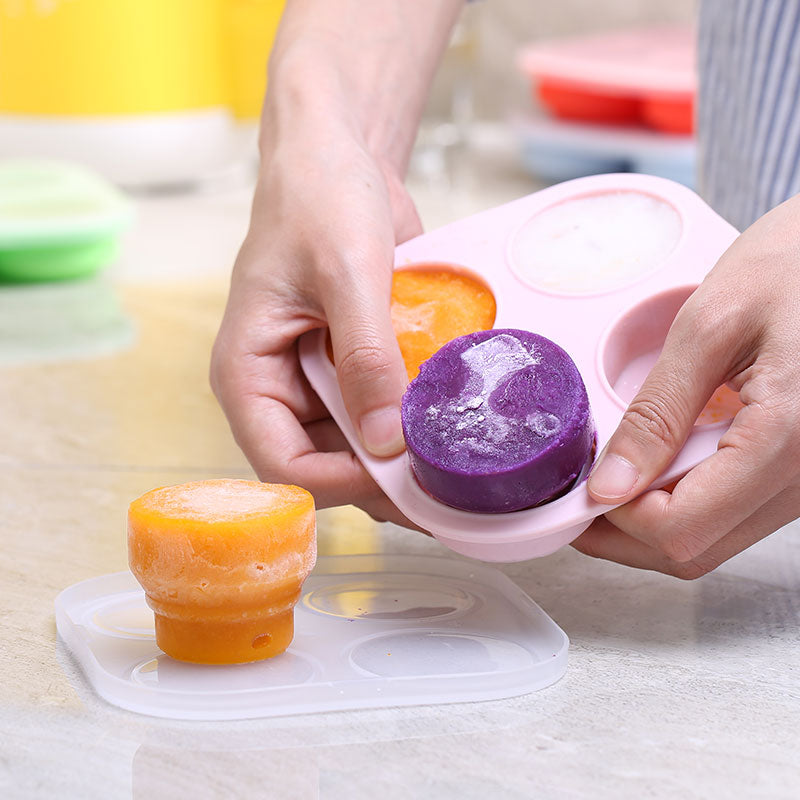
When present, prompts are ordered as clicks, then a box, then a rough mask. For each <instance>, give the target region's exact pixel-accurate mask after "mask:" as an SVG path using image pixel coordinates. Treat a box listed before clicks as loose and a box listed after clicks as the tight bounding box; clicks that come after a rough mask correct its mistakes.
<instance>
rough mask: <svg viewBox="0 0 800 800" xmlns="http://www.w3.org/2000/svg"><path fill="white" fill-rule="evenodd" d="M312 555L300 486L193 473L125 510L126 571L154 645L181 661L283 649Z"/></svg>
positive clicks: (312, 533) (250, 657)
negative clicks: (149, 614)
mask: <svg viewBox="0 0 800 800" xmlns="http://www.w3.org/2000/svg"><path fill="white" fill-rule="evenodd" d="M315 560H316V524H315V514H314V500H313V498H312V496H311V494H309V492H307V491H306V490H305V489H301V488H300V487H298V486H282V485H276V484H265V483H258V482H257V481H243V480H227V479H220V480H208V481H196V482H193V483H186V484H182V485H180V486H168V487H163V488H161V489H154V490H153V491H151V492H147V494H144V495H142V496H141V497H140V498H139V499H138V500H134V502H133V503H131V505H130V508H129V510H128V561H129V564H130V568H131V571H132V572H133V574H134V575H135V576H136V578H137V580H138V581H139V583H141V584H142V586H143V588H144V590H145V595H146V599H147V604H148V605H149V606H150V608H152V609H153V611H154V613H155V625H156V642H157V643H158V646H159V647H160V648H161V649H162V650H163V651H164V652H165V653H166V654H167V655H169V656H172V657H173V658H176V659H178V660H180V661H191V662H195V663H202V664H234V663H240V662H246V661H260V660H262V659H265V658H270V657H272V656H275V655H278V654H279V653H282V652H283V651H284V650H286V648H287V647H288V646H289V644H290V643H291V641H292V637H293V636H294V606H295V605H296V603H297V601H298V599H299V597H300V589H301V587H302V584H303V581H304V580H305V579H306V577H307V576H308V574H309V572H311V569H312V567H313V566H314V562H315Z"/></svg>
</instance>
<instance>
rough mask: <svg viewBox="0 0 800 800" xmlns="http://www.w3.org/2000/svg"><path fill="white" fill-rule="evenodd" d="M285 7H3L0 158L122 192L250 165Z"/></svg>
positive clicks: (35, 0)
mask: <svg viewBox="0 0 800 800" xmlns="http://www.w3.org/2000/svg"><path fill="white" fill-rule="evenodd" d="M283 5H284V0H0V153H2V155H3V156H4V157H5V156H36V157H43V156H44V157H55V158H68V159H72V160H76V161H79V162H81V163H83V164H86V165H87V166H91V167H94V168H95V169H98V170H100V171H101V172H103V173H104V174H105V175H106V176H107V177H109V178H111V179H112V180H115V181H117V182H118V183H122V184H125V185H152V184H169V183H175V182H184V181H192V180H196V179H198V178H202V177H204V176H207V175H209V174H211V173H213V172H215V171H217V170H220V169H223V168H225V167H227V166H229V165H230V164H231V163H232V162H233V161H235V160H236V159H237V158H241V157H242V156H243V155H250V154H252V153H251V152H250V148H251V147H252V141H250V143H249V145H244V144H243V142H244V141H245V139H243V137H242V129H241V124H238V123H237V121H240V122H241V123H245V124H246V123H249V124H250V128H251V129H252V126H253V123H254V121H255V119H256V118H257V116H258V111H259V109H260V106H261V100H262V97H263V93H264V88H265V85H266V63H267V57H268V54H269V50H270V47H271V44H272V40H273V38H274V35H275V31H276V29H277V26H278V21H279V19H280V15H281V12H282V10H283ZM246 138H249V139H250V140H251V139H252V137H246ZM244 149H248V152H247V153H245V152H243V151H244Z"/></svg>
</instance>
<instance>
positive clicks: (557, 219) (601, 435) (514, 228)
mask: <svg viewBox="0 0 800 800" xmlns="http://www.w3.org/2000/svg"><path fill="white" fill-rule="evenodd" d="M620 199H622V201H624V202H625V203H628V202H629V201H630V203H631V204H633V205H634V206H635V210H636V213H635V214H633V215H629V217H630V219H629V221H628V223H625V217H624V215H623V216H620V215H618V214H617V213H616V211H615V209H616V207H617V206H618V205H619V202H620ZM587 203H588V204H589V205H588V206H587ZM605 206H608V207H609V208H611V210H612V211H613V212H614V213H608V209H605V210H604V207H605ZM648 209H651V212H650V213H651V216H652V219H650V218H649V217H648ZM618 210H619V211H624V208H622V207H620V208H619V209H618ZM548 220H549V221H548ZM620 220H622V221H623V223H625V224H626V225H627V227H626V228H625V229H624V230H616V231H615V225H616V226H617V227H618V226H619V222H620ZM736 236H737V232H736V230H735V229H734V228H733V227H732V226H731V225H729V224H728V223H727V222H725V221H724V220H723V219H722V218H721V217H719V216H718V215H717V214H716V213H714V212H713V211H712V210H711V209H710V208H709V207H708V206H707V205H706V204H705V203H704V202H703V201H702V200H701V199H700V198H699V197H698V196H697V195H696V194H694V192H692V191H691V190H690V189H687V188H686V187H685V186H681V185H680V184H677V183H673V182H671V181H668V180H664V179H660V178H654V177H651V176H645V175H627V174H621V175H600V176H593V177H588V178H580V179H578V180H574V181H569V182H567V183H562V184H559V185H557V186H552V187H550V188H548V189H545V190H543V191H541V192H537V193H536V194H532V195H529V196H527V197H523V198H521V199H520V200H516V201H514V202H512V203H508V204H506V205H504V206H500V207H498V208H494V209H490V210H489V211H485V212H482V213H480V214H477V215H475V216H473V217H469V218H467V219H464V220H461V221H459V222H455V223H453V224H451V225H448V226H446V227H444V228H441V229H439V230H436V231H432V232H430V233H427V234H424V235H422V236H419V237H417V238H416V239H412V240H411V241H409V242H406V243H404V244H402V245H401V246H399V247H398V248H397V250H396V256H395V268H413V266H414V265H415V264H417V265H424V266H431V265H436V266H440V267H443V268H446V269H455V270H460V271H463V272H465V273H467V274H471V275H472V276H473V277H476V278H478V279H479V280H482V281H483V282H484V283H485V284H486V285H487V286H488V287H489V288H490V289H491V290H492V292H493V293H494V295H495V298H496V300H497V316H496V319H495V325H494V327H495V328H522V329H526V330H531V331H534V332H535V333H539V334H542V335H543V336H546V337H548V338H549V339H552V340H553V341H554V342H556V343H557V344H559V345H560V346H561V347H563V348H564V349H565V350H566V351H567V352H568V353H569V354H570V356H571V357H572V359H573V360H574V361H575V363H576V364H577V366H578V369H579V370H580V371H581V374H582V376H583V379H584V382H585V384H586V389H587V392H588V395H589V402H590V404H591V407H592V411H593V414H594V418H595V422H596V425H597V433H598V448H602V447H603V446H604V445H605V443H606V442H607V441H608V439H609V437H610V436H611V434H612V433H613V431H614V429H615V428H616V427H617V425H618V423H619V421H620V419H621V417H622V414H623V411H624V410H625V408H626V406H627V404H628V402H629V401H630V400H632V399H633V396H634V395H635V393H636V390H637V389H638V387H639V385H641V382H642V380H643V379H644V377H645V376H646V374H647V372H648V371H649V368H650V367H651V366H652V364H653V363H654V361H655V359H656V358H657V356H658V353H659V352H660V349H661V346H662V344H663V340H664V337H665V336H666V333H667V330H668V329H669V326H670V324H671V322H672V320H673V319H674V317H675V314H676V313H677V311H678V309H679V308H680V306H681V305H682V304H683V302H684V301H685V300H686V298H687V297H688V296H689V294H691V292H692V291H693V290H694V288H696V286H697V285H698V284H699V283H700V281H701V280H702V278H703V277H704V275H705V274H706V272H707V271H708V270H709V269H710V268H711V267H712V266H713V265H714V263H715V262H716V260H717V259H718V258H719V256H720V255H721V254H722V252H723V251H724V250H725V249H727V247H728V246H729V245H730V244H731V242H732V241H733V240H734V239H735V238H736ZM654 243H655V244H654ZM659 243H660V244H659ZM656 245H657V246H659V247H661V249H662V251H663V252H662V253H660V254H657V253H655V251H654V250H653V248H654V247H656ZM637 248H638V249H637ZM648 250H649V259H650V262H652V263H646V261H647V259H646V258H645V256H647V251H648ZM548 251H549V253H550V256H552V259H550V257H549V256H547V255H546V254H547V253H548ZM539 253H545V262H546V263H544V264H543V265H539V266H538V267H537V269H536V270H533V272H532V270H531V264H530V263H528V262H531V261H532V262H534V266H535V262H536V260H537V257H538V256H537V254H539ZM637 253H638V254H639V256H640V258H639V262H637V263H638V264H639V268H640V269H639V270H638V273H637V274H630V275H627V276H621V277H620V275H619V274H614V273H613V269H617V267H618V265H617V263H616V262H617V261H618V260H619V261H621V262H623V261H626V260H627V261H631V260H633V261H634V262H636V256H637ZM562 256H566V257H565V258H562ZM559 258H561V259H562V262H563V264H565V265H567V267H569V266H573V265H575V264H578V265H583V264H584V263H585V265H586V267H588V270H586V275H587V276H588V279H585V280H584V278H582V277H581V275H580V273H576V275H577V278H576V280H577V281H578V282H580V280H584V283H585V284H586V281H587V280H588V284H591V287H590V288H587V285H584V286H583V287H582V288H581V287H580V286H579V287H578V288H579V289H581V290H580V291H577V290H576V289H575V287H574V286H573V287H572V288H570V289H568V290H565V289H564V288H558V286H559V281H560V280H561V279H562V278H563V275H562V273H560V272H559V271H558V270H555V271H554V270H552V269H550V266H552V265H551V264H550V261H551V260H552V263H556V262H557V261H558V259H559ZM602 261H605V262H606V265H607V266H608V267H609V269H610V271H608V270H606V271H603V270H602V269H598V265H599V264H600V263H601V262H602ZM611 268H613V269H611ZM548 269H549V270H550V271H549V272H548ZM325 338H326V332H325V331H324V330H317V331H312V332H310V333H308V334H306V335H305V336H304V337H303V338H302V340H301V342H300V358H301V363H302V365H303V369H304V370H305V373H306V375H307V376H308V379H309V381H310V382H311V385H312V386H313V387H314V389H315V390H316V392H317V393H318V394H319V395H320V397H321V398H322V400H323V401H324V403H325V404H326V406H327V407H328V409H329V411H330V412H331V415H332V416H333V418H334V419H335V420H336V422H337V423H338V425H339V426H340V428H341V429H342V431H343V432H344V434H345V435H346V437H347V439H348V441H349V442H350V444H351V446H352V447H353V450H354V451H355V453H356V454H357V456H358V457H359V458H360V459H361V461H362V463H363V464H364V465H365V467H366V469H367V470H368V471H369V472H370V474H371V475H372V476H373V478H374V479H375V480H376V481H377V483H378V484H379V485H380V487H381V488H382V489H383V490H384V491H385V492H386V494H387V495H388V496H389V497H390V498H391V499H392V501H393V502H394V503H395V504H396V505H397V507H398V508H399V509H400V510H401V511H402V512H403V513H404V514H405V515H406V516H407V517H408V518H409V519H411V520H412V521H413V522H415V523H417V524H418V525H420V526H422V527H423V528H425V529H426V530H428V531H430V532H431V533H432V534H433V535H434V536H435V537H436V538H437V539H438V540H439V541H441V542H442V543H443V544H445V545H447V546H448V547H450V548H452V549H453V550H456V551H458V552H460V553H463V554H465V555H468V556H472V557H474V558H478V559H482V560H485V561H519V560H523V559H527V558H533V557H536V556H543V555H547V554H549V553H552V552H553V551H555V550H557V549H558V548H559V547H562V546H563V545H565V544H567V543H569V542H570V541H572V540H573V539H574V538H575V537H576V536H578V535H579V534H580V533H581V532H582V531H583V530H584V529H585V528H586V527H587V526H588V525H589V523H590V522H591V520H592V519H593V518H594V517H596V516H598V515H600V514H602V513H603V512H604V511H607V510H608V509H609V508H610V506H602V505H599V504H597V503H595V502H594V501H592V500H591V499H590V497H589V495H588V493H587V491H586V486H585V483H584V482H581V483H579V484H578V485H576V486H574V487H573V489H572V490H571V491H570V492H569V493H568V494H566V495H564V496H563V497H561V498H559V499H557V500H554V501H551V502H550V503H546V504H544V505H541V506H537V507H535V508H530V509H526V510H524V511H515V512H511V513H507V514H476V513H471V512H467V511H460V510H457V509H454V508H450V507H448V506H445V505H443V504H442V503H440V502H439V501H437V500H434V499H433V498H432V497H430V496H429V495H428V494H427V493H426V492H424V491H423V490H422V489H421V488H420V487H419V485H418V484H417V482H416V480H415V478H414V476H413V474H412V472H411V469H410V466H409V461H408V457H407V456H406V454H405V453H402V454H400V455H398V456H395V457H394V458H390V459H380V458H375V457H373V456H370V455H369V454H368V453H366V452H365V451H364V449H363V448H362V447H361V444H360V442H359V440H358V437H357V435H356V433H355V430H354V429H353V426H352V424H351V422H350V420H349V418H348V416H347V413H346V412H345V409H344V404H343V402H342V398H341V394H340V392H339V389H338V384H337V380H336V373H335V370H334V367H333V365H332V364H331V362H330V360H329V359H328V357H327V355H326V351H325ZM733 413H734V410H731V411H730V413H728V414H727V418H728V419H730V417H732V416H733ZM722 416H725V415H724V414H721V415H717V417H715V416H714V415H713V414H712V415H710V419H711V420H713V419H715V418H716V419H720V420H721V417H722ZM705 421H708V420H705ZM727 425H728V422H727V421H724V420H721V421H717V422H713V423H712V424H705V425H698V426H696V427H695V430H694V432H693V434H692V435H691V436H690V438H689V439H688V441H687V442H686V445H685V446H684V448H683V449H682V451H681V452H680V453H679V454H678V456H677V457H676V458H675V460H674V461H673V463H672V464H671V465H670V467H669V469H668V470H667V471H666V472H665V473H664V474H663V475H662V476H661V477H660V479H659V482H657V483H656V484H655V485H663V484H665V483H667V482H669V481H670V480H674V479H675V478H676V477H679V476H680V475H682V474H683V473H684V472H686V471H687V470H688V469H689V468H691V467H692V466H694V465H695V464H697V463H699V462H700V461H701V460H702V459H704V458H705V457H707V456H709V455H710V454H711V453H713V452H714V451H715V449H716V446H717V443H718V441H719V438H720V436H721V435H722V433H723V432H724V430H725V429H726V428H727Z"/></svg>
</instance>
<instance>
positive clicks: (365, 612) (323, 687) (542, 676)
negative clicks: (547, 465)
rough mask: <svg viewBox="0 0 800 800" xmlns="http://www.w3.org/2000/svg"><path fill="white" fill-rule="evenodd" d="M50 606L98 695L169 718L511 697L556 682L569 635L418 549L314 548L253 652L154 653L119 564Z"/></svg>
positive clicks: (463, 565) (498, 588)
mask: <svg viewBox="0 0 800 800" xmlns="http://www.w3.org/2000/svg"><path fill="white" fill-rule="evenodd" d="M55 610H56V625H57V628H58V633H59V635H60V636H61V638H62V639H63V641H64V642H65V643H66V645H67V647H68V648H69V650H70V651H71V652H72V654H73V655H74V657H75V658H76V659H77V661H78V663H79V664H80V665H81V668H82V669H83V671H84V672H85V674H86V676H87V678H88V679H89V682H90V683H91V685H92V686H93V688H94V689H95V691H97V693H98V694H99V695H100V696H101V697H103V698H104V699H105V700H107V701H108V702H110V703H113V704H114V705H117V706H120V707H122V708H126V709H129V710H131V711H137V712H140V713H142V714H150V715H153V716H158V717H167V718H172V719H246V718H255V717H271V716H282V715H289V714H304V713H310V712H316V711H333V710H342V709H355V708H374V707H386V706H407V705H432V704H438V703H454V702H461V701H475V700H495V699H500V698H504V697H513V696H517V695H521V694H526V693H528V692H532V691H535V690H537V689H541V688H544V687H545V686H549V685H550V684H552V683H554V682H555V681H557V680H558V679H559V678H560V677H561V676H562V675H563V674H564V671H565V670H566V666H567V648H568V645H569V641H568V639H567V637H566V635H565V634H564V632H563V631H562V630H561V629H560V628H559V627H558V626H557V625H556V624H555V623H554V622H553V621H552V620H551V619H550V617H548V616H547V615H546V614H545V613H544V612H543V611H542V609H541V608H539V606H537V605H536V603H534V602H533V601H532V600H531V599H530V598H529V597H528V596H527V595H526V594H525V593H524V592H523V591H522V590H521V589H519V588H518V587H517V586H516V584H514V583H513V582H512V581H511V580H509V579H508V578H507V577H506V576H505V575H504V574H503V573H502V572H500V571H499V570H497V569H494V568H492V567H488V566H485V565H482V564H475V563H470V562H466V561H457V560H454V559H447V558H431V557H428V556H425V557H422V556H402V555H359V556H326V557H321V558H320V559H319V560H318V562H317V566H316V568H315V569H314V572H313V573H312V574H311V576H310V577H309V578H308V580H307V581H306V583H305V585H304V587H303V596H302V600H301V601H300V603H298V605H297V607H296V609H295V638H294V641H293V643H292V645H291V646H290V648H289V649H288V650H287V651H286V652H285V653H283V654H282V655H280V656H277V657H275V658H273V659H268V660H266V661H261V662H255V663H252V664H238V665H234V666H200V665H194V664H185V663H181V662H178V661H174V660H173V659H171V658H169V657H168V656H166V655H164V654H163V653H162V652H161V651H160V650H159V649H158V647H157V646H156V643H155V634H154V630H153V615H152V612H151V611H150V609H149V608H148V607H147V605H146V604H145V599H144V593H143V591H142V589H141V588H140V587H139V585H138V583H137V582H136V580H135V579H134V577H133V576H132V575H131V574H130V573H129V572H119V573H116V574H113V575H106V576H103V577H99V578H92V579H90V580H87V581H83V582H82V583H78V584H76V585H74V586H72V587H70V588H69V589H65V590H64V591H63V592H61V594H59V595H58V597H57V598H56V603H55Z"/></svg>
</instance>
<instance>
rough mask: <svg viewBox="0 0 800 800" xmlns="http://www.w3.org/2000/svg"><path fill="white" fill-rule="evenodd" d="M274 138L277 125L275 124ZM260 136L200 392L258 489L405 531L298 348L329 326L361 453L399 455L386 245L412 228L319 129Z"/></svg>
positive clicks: (357, 144) (389, 195) (410, 218)
mask: <svg viewBox="0 0 800 800" xmlns="http://www.w3.org/2000/svg"><path fill="white" fill-rule="evenodd" d="M276 122H277V125H278V126H279V125H280V123H281V120H277V121H276ZM318 123H319V124H311V121H310V120H308V119H306V120H305V121H304V125H303V126H302V128H300V129H298V130H297V131H296V135H292V136H288V137H285V136H280V135H277V136H276V135H274V134H273V135H270V134H268V135H267V136H266V144H262V148H263V149H264V154H265V157H264V159H263V164H262V168H261V173H260V177H259V181H258V186H257V189H256V194H255V199H254V203H253V212H252V219H251V224H250V231H249V233H248V235H247V238H246V240H245V242H244V244H243V246H242V248H241V251H240V253H239V257H238V259H237V261H236V264H235V267H234V271H233V277H232V283H231V289H230V295H229V299H228V305H227V309H226V312H225V316H224V319H223V322H222V326H221V328H220V331H219V335H218V338H217V341H216V344H215V346H214V351H213V355H212V363H211V383H212V387H213V389H214V392H215V394H216V395H217V398H218V399H219V401H220V403H221V405H222V407H223V409H224V410H225V413H226V414H227V416H228V420H229V422H230V425H231V429H232V431H233V434H234V437H235V439H236V441H237V442H238V444H239V446H240V447H241V448H242V450H243V451H244V453H245V455H246V456H247V458H248V460H249V461H250V463H251V464H252V466H253V468H254V469H255V471H256V473H257V475H258V477H259V478H260V479H261V480H263V481H268V482H279V483H294V484H298V485H300V486H303V487H305V488H306V489H308V490H309V491H311V493H312V494H313V495H314V497H315V501H316V503H317V505H318V507H325V506H332V505H340V504H345V503H354V504H356V505H358V506H360V507H362V508H363V509H365V510H366V511H367V512H368V513H370V514H371V515H372V516H374V517H375V518H378V519H392V520H394V521H397V522H399V523H401V524H404V525H407V526H411V523H409V522H408V520H407V519H406V518H405V517H403V516H402V515H401V514H400V512H399V511H397V509H396V508H395V507H394V506H393V504H391V503H390V501H389V500H388V499H387V498H386V497H385V496H384V495H383V493H382V492H381V491H380V490H379V489H378V487H377V485H376V484H375V482H374V481H373V480H372V479H371V478H370V477H369V475H368V474H367V473H366V471H365V470H364V468H363V467H362V466H361V463H360V462H359V461H358V459H357V458H356V457H355V456H354V455H353V453H352V451H351V450H350V448H349V446H348V445H347V443H346V441H345V439H344V436H343V435H342V433H341V432H340V431H339V429H338V427H337V426H336V424H335V423H334V422H333V420H332V419H331V418H330V415H329V414H328V412H327V410H326V409H325V407H324V406H323V404H322V402H321V401H320V399H319V398H318V397H317V395H316V394H315V393H314V391H313V390H312V389H311V387H310V385H309V384H308V382H307V380H306V378H305V376H304V375H303V372H302V370H301V367H300V364H299V361H298V355H297V339H298V337H299V336H301V335H302V334H303V333H305V332H306V331H309V330H312V329H314V328H320V327H324V326H326V325H327V326H329V328H330V333H331V340H332V345H333V354H334V361H335V364H336V370H337V375H338V378H339V383H340V388H341V392H342V396H343V399H344V401H345V405H346V407H347V410H348V412H349V413H350V416H351V418H352V420H353V423H354V425H355V427H356V430H357V431H359V434H360V437H361V440H362V442H363V444H364V446H365V447H366V448H367V450H369V451H370V452H371V453H373V454H375V455H378V456H389V455H393V454H395V453H397V452H400V451H401V450H402V449H403V436H402V430H401V426H400V411H399V408H400V398H401V396H402V393H403V391H404V389H405V386H406V383H407V377H406V371H405V367H404V366H403V362H402V360H401V356H400V351H399V348H398V345H397V340H396V339H395V336H394V333H393V330H392V325H391V319H390V313H389V301H390V293H391V277H392V268H393V263H394V247H395V243H396V242H399V241H402V240H404V239H406V238H409V237H411V236H414V235H416V234H417V233H419V232H420V230H421V226H420V222H419V219H418V217H417V214H416V211H415V209H414V205H413V203H412V201H411V199H410V197H409V196H408V194H407V192H406V190H405V189H404V187H403V185H402V182H401V181H400V179H399V177H398V176H397V175H396V174H394V173H393V171H392V169H391V167H390V166H389V165H387V164H379V163H378V162H377V161H376V159H375V158H374V157H373V156H371V154H370V153H369V152H368V150H367V148H366V145H365V143H364V142H363V141H359V139H358V137H357V136H356V135H354V132H353V131H352V130H348V129H347V127H346V126H344V125H339V124H337V123H336V121H335V120H332V119H331V117H330V116H329V117H328V118H327V119H325V120H322V119H320V120H318Z"/></svg>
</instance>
